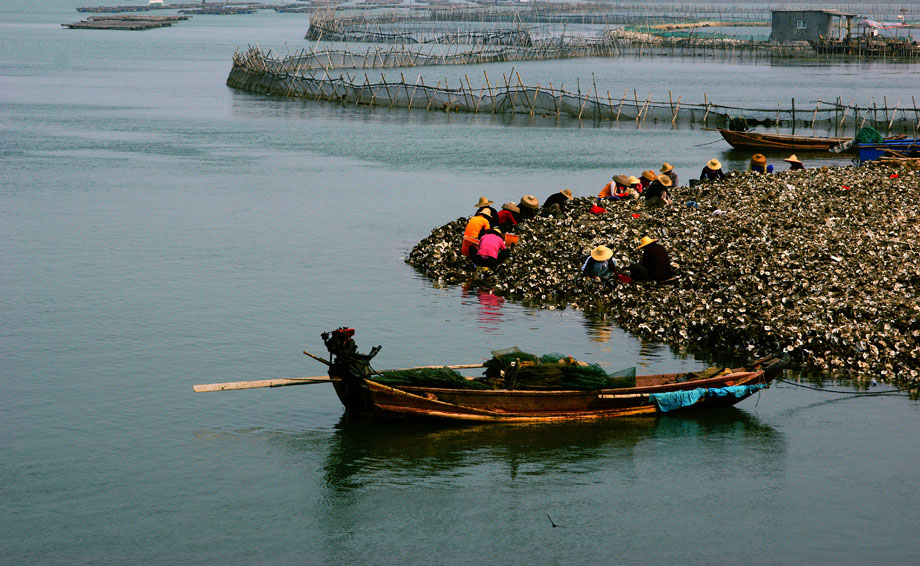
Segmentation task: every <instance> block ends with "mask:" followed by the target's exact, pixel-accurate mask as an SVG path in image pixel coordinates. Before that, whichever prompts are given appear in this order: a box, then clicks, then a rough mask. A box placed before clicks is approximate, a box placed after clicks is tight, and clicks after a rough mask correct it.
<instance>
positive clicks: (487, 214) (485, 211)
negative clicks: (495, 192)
mask: <svg viewBox="0 0 920 566" xmlns="http://www.w3.org/2000/svg"><path fill="white" fill-rule="evenodd" d="M476 214H481V215H483V216H488V217H489V218H492V211H491V210H489V209H488V208H483V209H482V210H480V211H479V212H477V213H476Z"/></svg>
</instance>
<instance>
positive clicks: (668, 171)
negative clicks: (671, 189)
mask: <svg viewBox="0 0 920 566" xmlns="http://www.w3.org/2000/svg"><path fill="white" fill-rule="evenodd" d="M660 171H661V173H662V174H663V175H667V176H668V177H670V178H671V184H672V185H673V186H675V187H676V186H677V185H678V182H677V173H676V172H675V171H674V166H673V165H671V164H670V163H668V162H667V161H666V162H665V163H664V165H662V166H661V169H660Z"/></svg>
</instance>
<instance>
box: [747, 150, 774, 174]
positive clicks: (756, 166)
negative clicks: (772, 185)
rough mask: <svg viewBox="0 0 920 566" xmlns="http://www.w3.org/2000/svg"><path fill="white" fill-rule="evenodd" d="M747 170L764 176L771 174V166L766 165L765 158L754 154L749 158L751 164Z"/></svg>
mask: <svg viewBox="0 0 920 566" xmlns="http://www.w3.org/2000/svg"><path fill="white" fill-rule="evenodd" d="M748 170H749V171H754V172H755V173H761V174H764V175H766V174H767V173H772V172H773V166H772V165H767V158H766V157H765V156H764V154H762V153H755V154H754V155H752V156H751V164H750V166H749V167H748Z"/></svg>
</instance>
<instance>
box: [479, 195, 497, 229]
mask: <svg viewBox="0 0 920 566" xmlns="http://www.w3.org/2000/svg"><path fill="white" fill-rule="evenodd" d="M493 204H495V203H493V202H492V201H490V200H489V199H487V198H486V197H479V202H477V203H476V212H477V213H479V212H481V211H482V209H484V208H487V209H489V220H490V221H491V222H492V223H493V224H495V223H496V222H498V211H497V210H495V209H494V208H492V205H493Z"/></svg>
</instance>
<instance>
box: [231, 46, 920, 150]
mask: <svg viewBox="0 0 920 566" xmlns="http://www.w3.org/2000/svg"><path fill="white" fill-rule="evenodd" d="M510 52H511V51H499V52H498V53H504V54H507V53H510ZM502 56H504V55H502ZM400 57H401V55H397V54H396V53H395V52H393V51H391V52H389V54H382V53H381V52H380V51H375V52H373V53H371V52H370V51H368V52H366V53H365V54H364V56H363V57H359V56H357V55H356V54H353V53H352V54H342V53H340V52H339V53H336V52H329V51H327V52H316V51H315V50H314V51H311V52H307V51H306V50H302V51H301V52H300V53H299V54H295V55H293V56H290V57H287V58H273V57H272V56H271V52H270V51H269V52H268V53H263V52H262V50H261V49H260V48H258V47H249V48H248V49H247V50H245V51H237V52H236V53H234V55H233V67H232V68H231V70H230V74H229V76H228V77H227V86H229V87H231V88H236V89H239V90H243V91H246V92H251V93H256V94H271V95H278V96H286V97H292V98H307V99H313V100H321V101H328V102H336V103H339V104H353V105H356V106H362V105H363V106H367V107H375V106H378V107H386V108H394V107H397V108H407V109H410V110H411V109H416V110H426V111H439V112H468V113H491V114H525V115H530V116H544V117H551V118H559V117H561V116H565V117H570V118H575V119H578V120H592V121H596V122H603V121H606V122H627V123H628V122H629V121H633V122H635V123H637V124H642V123H654V122H659V123H665V124H668V123H670V124H677V123H682V124H688V123H692V124H697V123H698V124H703V125H707V126H713V127H725V126H728V124H729V121H730V120H732V119H738V118H743V119H744V120H746V122H747V123H748V124H750V125H756V124H765V125H771V126H773V125H777V126H794V125H796V124H798V125H800V126H805V125H810V126H811V127H814V126H815V125H816V124H818V125H830V126H833V127H834V128H837V129H839V130H844V129H846V128H851V129H852V130H853V131H854V132H855V131H856V130H857V129H858V128H859V127H861V126H862V125H865V124H866V123H868V124H869V125H873V127H876V129H879V130H880V131H885V132H895V133H897V132H903V133H913V132H915V131H916V129H917V127H918V124H920V108H918V106H917V103H916V100H914V99H912V100H911V106H910V107H908V106H907V101H902V100H898V101H897V102H896V103H895V105H894V106H893V107H889V101H888V100H887V99H885V105H884V107H879V106H878V105H877V104H875V103H873V105H872V106H859V105H856V104H854V103H850V104H843V103H842V102H841V101H840V100H838V101H837V102H836V103H826V102H824V103H822V102H821V101H820V100H819V101H817V103H816V104H815V106H814V108H813V109H809V110H808V111H806V112H803V111H802V109H801V107H800V109H799V110H798V114H796V107H795V102H794V100H793V101H792V106H791V107H789V108H781V107H780V106H779V105H777V107H776V108H742V107H734V106H726V105H720V104H716V103H714V102H712V101H711V100H709V99H708V96H706V95H704V100H703V101H702V103H700V102H695V103H694V102H689V101H686V100H683V98H682V97H681V96H680V95H678V96H676V97H675V96H674V95H673V94H672V93H668V100H666V101H665V100H654V99H653V98H652V94H651V93H649V94H648V95H647V96H642V95H640V94H639V92H638V91H637V90H636V89H633V90H632V92H630V91H629V89H626V90H625V91H623V93H622V94H621V95H617V94H614V93H611V91H610V90H609V89H606V88H604V87H602V86H599V85H598V84H597V81H596V80H595V79H594V77H592V79H591V80H590V81H587V80H586V81H584V83H583V84H584V86H582V81H580V80H579V81H576V87H577V88H576V90H574V91H572V90H565V88H564V85H562V84H560V85H558V86H555V85H553V84H552V83H550V84H548V85H542V84H539V83H538V84H536V85H528V84H526V83H525V82H524V80H523V79H522V77H521V76H520V73H515V72H514V70H513V69H511V71H510V72H509V73H502V74H501V76H500V77H497V76H490V75H489V73H488V71H486V70H483V77H482V80H481V82H479V84H477V85H476V86H474V85H473V80H474V79H471V78H470V77H469V76H468V75H466V74H464V75H463V76H462V77H459V78H457V79H454V81H453V82H452V83H449V81H448V79H447V78H446V77H445V78H444V80H443V82H442V81H440V80H439V81H437V82H436V84H434V85H432V84H430V82H429V83H427V84H426V82H425V80H424V79H423V77H422V75H421V74H419V75H418V76H417V78H416V79H415V80H412V79H411V77H410V79H408V80H407V79H406V77H405V73H404V72H400V75H399V79H398V80H388V79H387V77H386V75H385V74H384V73H380V74H379V78H378V76H377V74H374V76H373V78H372V77H371V73H369V72H367V71H366V69H367V68H368V65H370V68H375V66H376V65H378V61H379V62H381V63H380V64H381V65H382V64H383V63H387V62H390V61H392V62H396V61H399V60H400ZM419 57H420V56H419ZM450 57H453V58H457V60H458V61H459V60H462V58H463V57H471V58H472V61H476V60H479V61H481V62H486V61H488V60H489V58H490V57H492V55H490V54H489V53H488V52H486V51H484V50H479V51H477V52H474V53H469V54H466V55H461V54H459V53H457V52H455V53H453V54H452V55H450ZM410 58H411V57H410ZM403 60H405V59H403ZM445 60H447V57H445ZM512 60H513V59H512ZM338 64H341V65H342V66H340V67H336V65H338ZM346 65H351V66H352V67H348V68H346ZM352 70H354V71H355V72H351V71H352ZM361 70H364V71H365V72H363V73H362V72H361ZM336 74H337V75H338V76H336Z"/></svg>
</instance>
